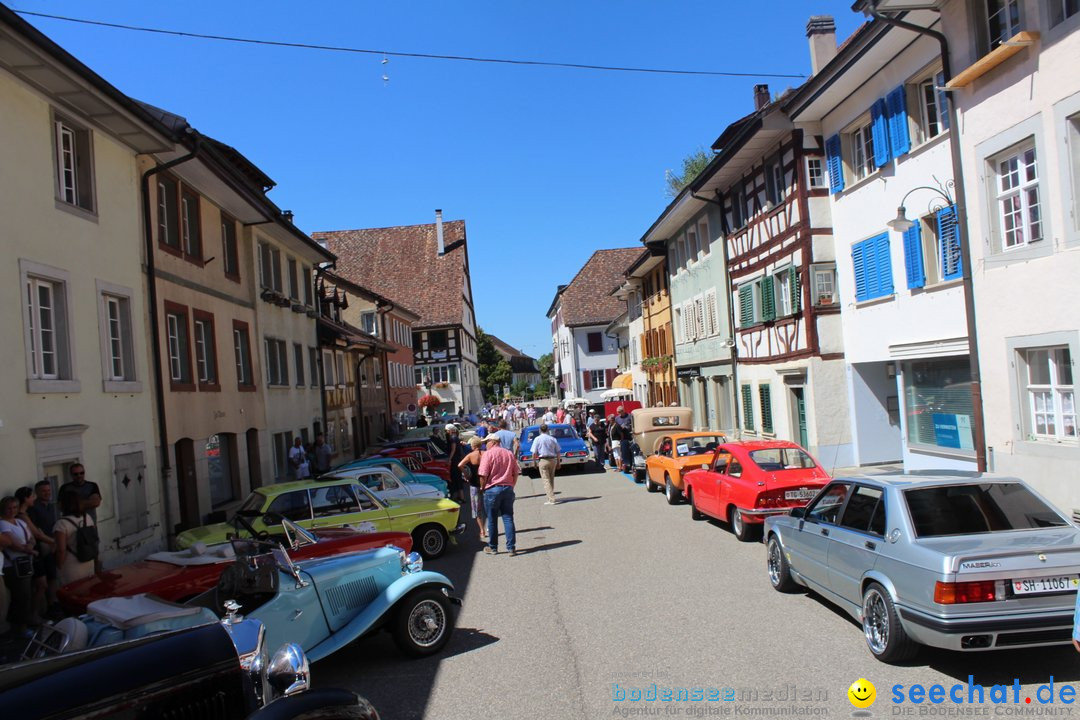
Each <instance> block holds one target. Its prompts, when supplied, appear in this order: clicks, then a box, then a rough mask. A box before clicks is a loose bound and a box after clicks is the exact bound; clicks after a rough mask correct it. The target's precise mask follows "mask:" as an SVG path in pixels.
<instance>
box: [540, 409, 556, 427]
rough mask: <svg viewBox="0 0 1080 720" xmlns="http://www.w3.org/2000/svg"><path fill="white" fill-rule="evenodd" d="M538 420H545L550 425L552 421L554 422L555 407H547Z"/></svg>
mask: <svg viewBox="0 0 1080 720" xmlns="http://www.w3.org/2000/svg"><path fill="white" fill-rule="evenodd" d="M540 422H545V423H547V424H548V425H551V424H552V423H554V422H555V408H548V410H547V412H546V413H544V415H543V417H541V418H540Z"/></svg>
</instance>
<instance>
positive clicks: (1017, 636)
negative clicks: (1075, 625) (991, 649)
mask: <svg viewBox="0 0 1080 720" xmlns="http://www.w3.org/2000/svg"><path fill="white" fill-rule="evenodd" d="M1071 637H1072V630H1071V629H1070V628H1058V629H1057V630H1029V631H1027V632H1018V633H1000V634H999V635H998V636H997V642H996V643H994V645H995V646H996V647H1008V646H1010V645H1030V644H1033V643H1052V642H1068V640H1069V638H1071Z"/></svg>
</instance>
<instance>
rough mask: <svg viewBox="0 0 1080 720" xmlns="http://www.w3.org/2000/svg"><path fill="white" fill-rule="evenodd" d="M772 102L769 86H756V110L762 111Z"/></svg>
mask: <svg viewBox="0 0 1080 720" xmlns="http://www.w3.org/2000/svg"><path fill="white" fill-rule="evenodd" d="M771 101H772V96H771V95H769V86H768V85H755V86H754V109H755V110H760V109H761V108H763V107H765V106H766V105H768V104H769V102H771Z"/></svg>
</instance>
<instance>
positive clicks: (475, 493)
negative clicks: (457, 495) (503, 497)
mask: <svg viewBox="0 0 1080 720" xmlns="http://www.w3.org/2000/svg"><path fill="white" fill-rule="evenodd" d="M483 442H484V441H483V440H481V439H480V438H478V437H472V438H469V448H470V452H469V454H468V455H466V456H465V457H464V458H462V460H461V462H460V463H458V469H459V470H461V477H462V479H463V480H464V481H465V483H466V484H467V485H468V486H469V499H470V502H471V503H472V514H473V517H474V518H476V524H477V525H479V526H480V539H481V540H485V539H487V517H486V514H485V512H484V491H483V489H481V487H480V446H481V445H482V444H483Z"/></svg>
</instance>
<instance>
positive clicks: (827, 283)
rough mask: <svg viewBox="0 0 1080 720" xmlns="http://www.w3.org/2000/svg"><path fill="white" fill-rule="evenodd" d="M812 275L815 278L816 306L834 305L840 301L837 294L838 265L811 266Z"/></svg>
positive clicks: (814, 296)
mask: <svg viewBox="0 0 1080 720" xmlns="http://www.w3.org/2000/svg"><path fill="white" fill-rule="evenodd" d="M810 274H811V276H812V277H813V278H814V288H813V290H814V295H813V300H814V304H815V305H832V304H834V303H835V302H837V301H838V300H839V296H838V295H837V293H836V265H833V264H832V263H829V264H828V265H811V266H810Z"/></svg>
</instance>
